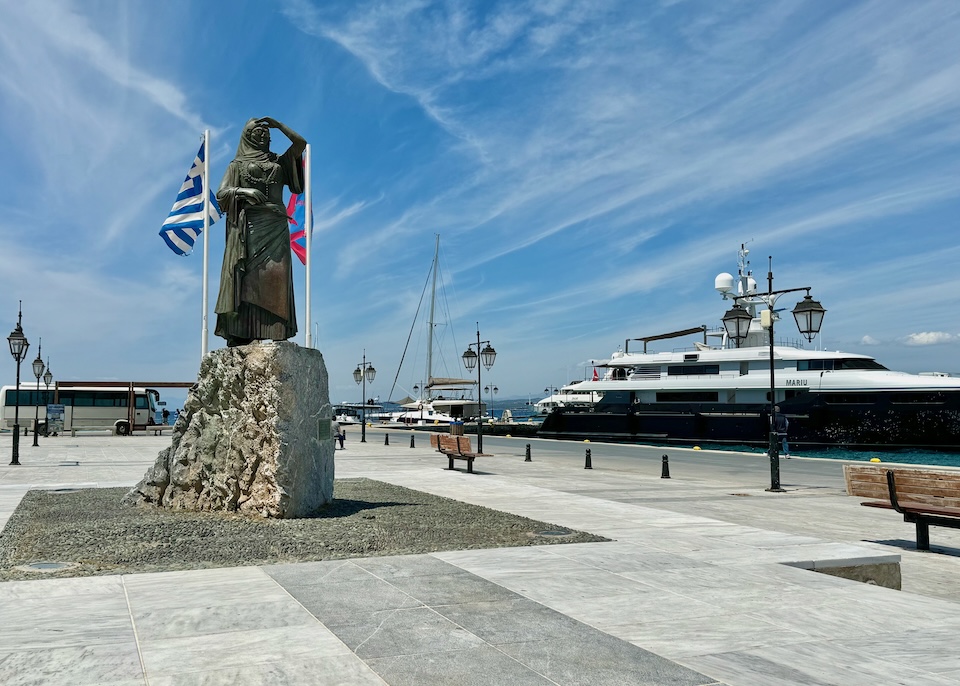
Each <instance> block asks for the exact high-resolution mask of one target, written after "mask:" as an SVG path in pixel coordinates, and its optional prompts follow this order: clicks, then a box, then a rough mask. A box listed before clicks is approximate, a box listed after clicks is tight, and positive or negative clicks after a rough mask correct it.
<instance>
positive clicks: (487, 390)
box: [483, 384, 500, 421]
mask: <svg viewBox="0 0 960 686" xmlns="http://www.w3.org/2000/svg"><path fill="white" fill-rule="evenodd" d="M483 392H484V393H489V394H490V421H493V420H494V419H495V417H494V416H493V394H494V393H499V392H500V389H499V388H497V387H496V386H494V385H493V384H490V385H489V386H484V387H483Z"/></svg>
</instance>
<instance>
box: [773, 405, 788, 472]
mask: <svg viewBox="0 0 960 686" xmlns="http://www.w3.org/2000/svg"><path fill="white" fill-rule="evenodd" d="M789 427H790V420H789V419H787V418H786V416H784V415H782V414H780V406H779V405H777V406H776V407H774V408H773V430H774V431H776V432H777V439H778V440H779V441H780V442H781V443H782V445H783V456H784V457H785V458H787V459H790V446H789V445H788V444H787V429H789Z"/></svg>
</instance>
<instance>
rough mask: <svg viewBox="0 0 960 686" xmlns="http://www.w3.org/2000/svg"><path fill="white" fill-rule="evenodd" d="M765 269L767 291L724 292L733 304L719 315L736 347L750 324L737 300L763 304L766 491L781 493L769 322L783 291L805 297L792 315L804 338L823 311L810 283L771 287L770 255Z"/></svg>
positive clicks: (812, 335)
mask: <svg viewBox="0 0 960 686" xmlns="http://www.w3.org/2000/svg"><path fill="white" fill-rule="evenodd" d="M767 259H768V260H769V268H768V271H767V292H766V293H756V294H748V295H729V296H728V295H725V296H724V297H731V298H733V301H734V305H733V307H732V308H731V309H730V310H729V311H728V312H727V313H726V314H724V315H723V326H724V328H725V329H726V331H727V336H729V337H730V338H732V339H733V340H734V341H735V342H736V344H737V347H740V343H741V342H742V341H743V340H744V339H745V338H746V337H747V334H748V333H749V330H750V323H751V322H752V321H753V314H752V313H751V312H748V311H747V310H746V309H744V308H743V307H742V306H741V305H740V302H739V301H741V300H743V301H744V302H746V303H747V304H748V305H749V306H750V307H751V308H753V307H754V306H755V305H757V304H764V305H766V307H767V309H766V310H763V311H761V312H760V326H761V327H762V328H764V329H766V330H767V336H768V343H769V350H770V409H769V417H768V420H769V423H770V430H769V436H768V439H769V444H768V445H769V447H768V448H767V455H768V456H769V458H770V488H768V489H767V490H768V491H772V492H776V493H782V492H783V489H782V488H781V487H780V446H779V445H778V444H777V432H776V429H775V427H774V414H775V413H776V409H775V408H776V406H777V386H776V370H775V368H774V361H773V324H774V322H775V321H776V320H777V318H778V317H777V312H776V310H775V309H774V306H775V305H776V303H777V298H778V297H779V296H781V295H783V294H784V293H796V292H798V291H806V293H807V294H806V296H805V297H804V298H803V300H801V301H800V302H798V303H797V306H796V307H794V308H793V317H794V319H795V320H796V322H797V328H798V329H799V330H800V333H802V334H803V335H804V337H806V339H807V341H812V340H813V339H814V338H815V337H816V335H817V334H818V333H820V326H821V325H822V324H823V315H824V314H825V313H826V310H825V309H823V306H822V305H821V304H820V303H819V302H818V301H816V300H814V299H813V298H812V297H811V296H810V286H804V287H802V288H786V289H782V290H778V291H775V290H773V257H768V258H767Z"/></svg>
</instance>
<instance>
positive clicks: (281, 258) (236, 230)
mask: <svg viewBox="0 0 960 686" xmlns="http://www.w3.org/2000/svg"><path fill="white" fill-rule="evenodd" d="M270 129H277V130H279V131H280V132H281V133H282V134H283V135H284V136H286V137H287V138H289V139H290V142H291V144H290V147H289V148H287V151H286V152H284V153H283V154H282V155H277V154H275V153H272V152H270ZM306 147H307V141H306V140H305V139H304V138H303V137H302V136H301V135H300V134H298V133H297V132H296V131H294V130H293V129H291V128H290V127H288V126H286V125H284V124H281V123H280V122H278V121H277V120H276V119H273V118H272V117H262V118H260V119H251V120H249V121H248V122H247V123H246V125H245V126H244V127H243V132H242V133H241V134H240V143H239V144H238V145H237V155H236V157H234V159H233V161H232V162H230V164H229V165H227V171H226V173H225V174H224V175H223V181H222V182H221V183H220V189H219V190H218V191H217V201H218V202H219V203H220V207H222V208H223V209H224V210H225V211H226V214H227V221H226V231H227V243H226V247H225V248H224V253H223V267H222V268H221V272H220V293H219V295H218V297H217V305H216V308H215V311H216V313H217V327H216V334H217V335H218V336H220V337H221V338H225V339H226V341H227V346H228V347H233V346H237V345H246V344H248V343H251V342H253V341H257V340H274V341H285V340H287V339H290V338H293V337H294V336H295V335H296V333H297V316H296V310H295V309H294V303H293V268H292V264H291V258H290V229H289V226H288V223H287V220H288V218H287V211H286V208H285V207H284V205H283V188H284V186H286V187H288V188H289V189H290V192H291V193H302V192H303V190H304V178H303V157H302V155H303V151H304V150H305V149H306Z"/></svg>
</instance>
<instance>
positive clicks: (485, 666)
mask: <svg viewBox="0 0 960 686" xmlns="http://www.w3.org/2000/svg"><path fill="white" fill-rule="evenodd" d="M367 664H368V665H370V667H371V668H372V669H373V670H375V671H376V672H377V673H378V674H379V675H380V676H381V677H383V679H384V680H386V682H387V683H389V684H390V686H428V685H429V686H556V683H557V682H555V681H551V680H548V679H546V678H544V677H543V676H541V675H539V674H537V673H536V672H535V671H533V670H531V669H529V668H527V667H525V666H524V665H522V664H520V663H519V662H517V661H516V660H514V659H512V658H510V657H508V656H507V655H505V654H504V653H502V652H500V651H499V650H497V649H496V648H494V647H493V646H489V645H486V644H480V645H478V646H477V647H475V648H470V649H468V650H455V651H447V652H443V653H426V654H417V655H398V656H396V657H382V658H375V659H371V660H367ZM626 683H629V682H623V684H626ZM623 684H621V686H623Z"/></svg>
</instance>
